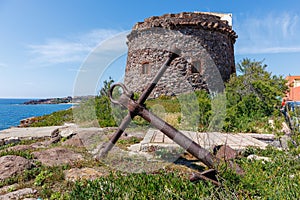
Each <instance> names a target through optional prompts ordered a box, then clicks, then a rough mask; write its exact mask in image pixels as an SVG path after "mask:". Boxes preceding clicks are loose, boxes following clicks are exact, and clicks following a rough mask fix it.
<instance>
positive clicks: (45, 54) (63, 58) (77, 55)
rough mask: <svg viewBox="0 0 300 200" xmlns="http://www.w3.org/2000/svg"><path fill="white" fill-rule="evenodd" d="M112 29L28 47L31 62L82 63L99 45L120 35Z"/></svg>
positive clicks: (46, 63)
mask: <svg viewBox="0 0 300 200" xmlns="http://www.w3.org/2000/svg"><path fill="white" fill-rule="evenodd" d="M120 32H121V31H118V30H113V29H97V30H92V31H90V32H88V33H84V34H81V35H77V36H71V37H69V38H63V39H49V40H47V41H46V42H45V43H44V44H31V45H28V48H29V49H30V53H31V56H32V61H33V62H38V63H39V64H44V65H49V64H58V63H70V62H82V61H83V60H84V59H85V57H86V56H87V55H88V54H89V52H90V51H92V50H93V49H94V48H95V47H96V46H97V45H98V44H99V43H101V42H103V41H104V40H106V39H108V38H110V37H112V36H114V35H116V34H118V33H120Z"/></svg>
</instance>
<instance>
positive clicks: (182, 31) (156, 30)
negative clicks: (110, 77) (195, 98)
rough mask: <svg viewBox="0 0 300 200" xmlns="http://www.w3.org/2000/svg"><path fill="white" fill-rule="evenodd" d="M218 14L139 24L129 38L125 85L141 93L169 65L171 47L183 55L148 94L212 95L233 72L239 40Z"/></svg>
mask: <svg viewBox="0 0 300 200" xmlns="http://www.w3.org/2000/svg"><path fill="white" fill-rule="evenodd" d="M221 18H222V17H220V14H219V15H214V14H212V13H209V14H206V13H199V12H197V13H179V14H166V15H163V16H160V17H150V18H147V19H145V20H144V22H139V23H137V24H136V25H135V26H134V27H133V29H132V31H131V33H130V34H129V35H128V36H127V38H128V42H127V45H128V56H127V64H126V71H125V85H126V86H127V87H128V88H129V89H130V90H132V91H135V92H142V91H143V90H144V89H145V87H146V86H147V85H148V83H149V82H150V81H151V80H152V78H153V77H154V75H155V74H156V72H157V71H158V70H159V68H160V67H161V66H162V65H163V63H164V62H165V61H166V60H167V57H168V52H169V50H170V49H171V47H172V46H174V45H175V46H176V47H177V48H178V49H180V50H181V53H180V57H178V58H176V59H175V60H174V61H173V62H172V63H171V66H170V67H169V68H168V69H167V71H166V72H165V73H164V75H163V77H162V78H161V79H160V81H159V82H158V85H157V87H156V88H155V90H154V91H153V93H152V97H157V96H160V95H176V94H180V93H186V92H190V91H194V90H200V89H204V90H208V91H211V90H214V88H215V86H214V85H216V84H223V82H226V81H228V80H229V78H230V75H231V74H232V73H235V71H236V70H235V61H234V46H233V45H234V43H235V41H236V38H237V35H236V33H235V32H234V31H233V30H232V27H231V26H230V25H229V24H228V21H226V20H222V19H221Z"/></svg>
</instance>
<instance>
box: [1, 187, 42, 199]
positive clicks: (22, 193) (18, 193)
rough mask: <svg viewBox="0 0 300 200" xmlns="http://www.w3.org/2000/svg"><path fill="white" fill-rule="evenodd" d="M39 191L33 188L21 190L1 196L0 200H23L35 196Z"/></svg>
mask: <svg viewBox="0 0 300 200" xmlns="http://www.w3.org/2000/svg"><path fill="white" fill-rule="evenodd" d="M36 192H37V191H36V190H35V189H32V188H23V189H20V190H16V191H13V192H10V193H7V194H4V195H0V200H7V199H23V198H22V197H24V196H27V195H30V194H35V193H36Z"/></svg>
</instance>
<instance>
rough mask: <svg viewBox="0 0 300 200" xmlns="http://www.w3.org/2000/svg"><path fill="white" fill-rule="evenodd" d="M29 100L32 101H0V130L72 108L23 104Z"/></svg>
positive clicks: (69, 105) (68, 105)
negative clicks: (27, 119)
mask: <svg viewBox="0 0 300 200" xmlns="http://www.w3.org/2000/svg"><path fill="white" fill-rule="evenodd" d="M29 100H32V99H0V130H3V129H7V128H10V127H11V126H17V125H19V123H20V120H22V119H25V118H28V117H34V116H42V115H46V114H50V113H52V112H55V111H59V110H65V109H68V108H70V107H71V106H72V105H71V104H37V105H25V104H23V103H24V102H26V101H29Z"/></svg>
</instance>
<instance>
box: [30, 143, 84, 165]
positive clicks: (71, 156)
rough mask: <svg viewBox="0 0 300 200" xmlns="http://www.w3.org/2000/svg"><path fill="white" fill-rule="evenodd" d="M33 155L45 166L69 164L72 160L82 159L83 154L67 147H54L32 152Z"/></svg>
mask: <svg viewBox="0 0 300 200" xmlns="http://www.w3.org/2000/svg"><path fill="white" fill-rule="evenodd" d="M33 155H34V156H35V157H36V158H37V160H39V161H40V162H41V163H42V164H44V165H47V166H55V165H63V164H71V163H72V162H74V161H78V160H83V156H82V155H81V154H79V153H76V152H74V151H72V150H70V149H67V148H61V147H55V148H52V149H46V150H42V151H36V152H33Z"/></svg>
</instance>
